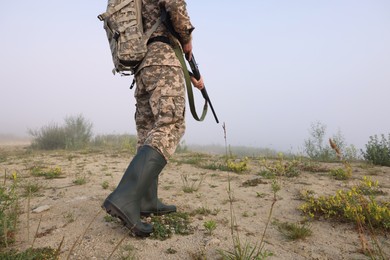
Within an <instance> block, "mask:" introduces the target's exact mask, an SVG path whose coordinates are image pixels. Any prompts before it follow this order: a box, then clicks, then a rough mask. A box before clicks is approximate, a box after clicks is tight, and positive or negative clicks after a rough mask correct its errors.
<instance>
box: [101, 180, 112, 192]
mask: <svg viewBox="0 0 390 260" xmlns="http://www.w3.org/2000/svg"><path fill="white" fill-rule="evenodd" d="M109 187H110V183H109V182H108V181H103V183H102V188H103V189H104V190H107V189H108V188H109Z"/></svg>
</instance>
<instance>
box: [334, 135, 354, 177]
mask: <svg viewBox="0 0 390 260" xmlns="http://www.w3.org/2000/svg"><path fill="white" fill-rule="evenodd" d="M329 144H330V147H331V148H332V149H333V150H334V151H335V152H336V156H337V158H338V159H339V160H340V161H342V163H343V165H344V169H342V168H337V169H333V170H331V171H330V175H331V176H333V177H334V178H335V179H336V180H347V179H349V178H351V177H352V166H351V164H350V163H349V162H348V161H347V160H345V159H344V158H343V155H342V154H341V151H340V148H339V146H338V145H337V144H336V143H335V142H334V141H333V140H332V139H331V138H329Z"/></svg>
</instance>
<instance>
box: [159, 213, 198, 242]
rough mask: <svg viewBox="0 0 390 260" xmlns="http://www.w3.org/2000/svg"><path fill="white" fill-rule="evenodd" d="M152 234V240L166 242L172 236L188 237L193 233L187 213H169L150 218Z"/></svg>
mask: <svg viewBox="0 0 390 260" xmlns="http://www.w3.org/2000/svg"><path fill="white" fill-rule="evenodd" d="M152 223H153V230H154V231H153V233H152V234H151V237H152V238H155V239H158V240H166V239H168V238H170V237H171V236H172V235H173V234H177V235H189V234H192V233H193V230H192V228H191V226H190V220H189V215H188V214H187V213H181V212H176V213H171V214H168V215H162V216H152Z"/></svg>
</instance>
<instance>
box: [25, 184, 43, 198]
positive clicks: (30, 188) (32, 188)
mask: <svg viewBox="0 0 390 260" xmlns="http://www.w3.org/2000/svg"><path fill="white" fill-rule="evenodd" d="M42 188H43V187H42V185H40V184H39V183H30V182H28V183H26V184H25V185H23V189H24V192H23V194H22V196H23V197H28V196H39V195H40V192H41V190H42Z"/></svg>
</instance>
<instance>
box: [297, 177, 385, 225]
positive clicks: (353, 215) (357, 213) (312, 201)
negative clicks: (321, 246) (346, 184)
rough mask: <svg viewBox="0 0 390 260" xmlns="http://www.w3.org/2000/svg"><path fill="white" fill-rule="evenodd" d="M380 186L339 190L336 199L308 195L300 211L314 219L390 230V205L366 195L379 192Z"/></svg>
mask: <svg viewBox="0 0 390 260" xmlns="http://www.w3.org/2000/svg"><path fill="white" fill-rule="evenodd" d="M377 185H378V184H377V183H375V185H373V183H372V181H371V180H369V179H363V181H362V182H361V183H360V184H359V185H357V186H353V187H351V188H350V189H349V190H338V191H337V192H336V194H335V195H333V196H319V197H318V198H316V197H315V196H314V195H313V194H309V193H308V194H306V198H305V200H306V202H305V203H304V204H302V205H301V206H300V210H301V211H302V212H303V213H304V214H306V215H308V216H310V217H313V218H320V217H324V218H329V219H335V220H339V221H346V222H355V223H358V224H362V225H366V226H372V227H374V228H379V229H384V230H389V229H390V205H389V203H388V202H380V201H378V200H376V199H375V197H374V196H370V197H368V198H367V196H365V194H374V193H377V192H378V189H377Z"/></svg>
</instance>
